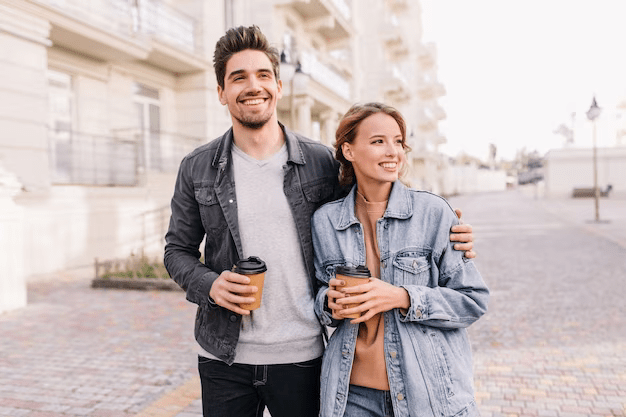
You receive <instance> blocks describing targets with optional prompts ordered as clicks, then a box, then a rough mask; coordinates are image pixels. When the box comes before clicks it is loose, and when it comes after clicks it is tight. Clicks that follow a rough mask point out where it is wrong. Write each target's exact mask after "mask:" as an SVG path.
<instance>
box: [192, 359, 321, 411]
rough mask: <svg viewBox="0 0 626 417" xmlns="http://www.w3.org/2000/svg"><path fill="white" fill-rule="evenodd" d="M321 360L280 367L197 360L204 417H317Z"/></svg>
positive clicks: (281, 365)
mask: <svg viewBox="0 0 626 417" xmlns="http://www.w3.org/2000/svg"><path fill="white" fill-rule="evenodd" d="M321 370H322V358H321V357H320V358H317V359H313V360H310V361H306V362H299V363H289V364H280V365H242V364H237V363H235V364H233V365H231V366H228V365H226V364H225V363H224V362H222V361H219V360H213V359H208V358H205V357H202V356H199V357H198V371H199V373H200V382H201V383H202V413H203V415H204V417H234V416H236V417H261V416H263V410H264V409H265V407H266V406H267V408H268V409H269V411H270V413H271V414H272V417H294V416H298V417H309V416H310V417H317V416H318V414H319V410H320V375H321Z"/></svg>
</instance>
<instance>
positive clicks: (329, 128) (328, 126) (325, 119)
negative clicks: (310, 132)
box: [320, 109, 339, 147]
mask: <svg viewBox="0 0 626 417" xmlns="http://www.w3.org/2000/svg"><path fill="white" fill-rule="evenodd" d="M320 118H321V119H322V143H323V144H325V145H328V146H331V147H332V146H333V143H335V133H336V132H337V126H338V125H339V114H338V113H337V112H336V111H334V110H332V109H330V110H326V111H324V112H322V114H321V115H320Z"/></svg>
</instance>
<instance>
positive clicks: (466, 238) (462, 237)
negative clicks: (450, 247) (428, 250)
mask: <svg viewBox="0 0 626 417" xmlns="http://www.w3.org/2000/svg"><path fill="white" fill-rule="evenodd" d="M454 211H455V212H456V215H457V217H458V218H459V221H460V222H461V224H458V225H456V226H452V228H451V229H450V231H451V232H452V234H451V235H450V241H451V242H462V243H457V244H455V245H454V249H456V250H460V251H465V257H466V258H470V259H471V258H475V257H476V252H474V251H473V250H472V249H473V248H474V235H473V234H472V226H471V225H469V224H465V223H463V220H462V219H461V215H462V214H463V213H462V212H461V210H460V209H455V210H454Z"/></svg>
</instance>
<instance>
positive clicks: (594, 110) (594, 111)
mask: <svg viewBox="0 0 626 417" xmlns="http://www.w3.org/2000/svg"><path fill="white" fill-rule="evenodd" d="M601 112H602V109H600V107H598V103H596V98H595V97H594V98H593V101H592V102H591V107H589V110H587V118H588V119H589V120H591V122H592V123H593V198H594V200H595V207H596V217H595V219H596V222H599V221H600V189H599V188H598V155H597V149H596V122H595V120H596V118H597V117H598V116H600V113H601Z"/></svg>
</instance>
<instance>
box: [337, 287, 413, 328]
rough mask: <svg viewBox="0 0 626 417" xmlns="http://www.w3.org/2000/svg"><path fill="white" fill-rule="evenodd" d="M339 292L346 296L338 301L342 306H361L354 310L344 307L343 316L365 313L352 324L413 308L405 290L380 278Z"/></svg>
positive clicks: (353, 308)
mask: <svg viewBox="0 0 626 417" xmlns="http://www.w3.org/2000/svg"><path fill="white" fill-rule="evenodd" d="M339 292H341V293H343V294H344V296H343V298H339V299H338V300H337V301H336V303H337V304H339V305H340V306H343V305H344V304H360V305H359V306H357V307H352V308H345V306H344V307H343V308H344V309H343V310H341V314H347V315H350V314H353V313H364V314H363V315H362V316H361V317H359V318H358V319H354V320H352V321H351V322H350V323H353V324H356V323H362V322H364V321H367V320H369V319H371V318H372V317H374V316H375V315H376V314H378V313H383V312H385V311H389V310H392V309H394V308H400V309H408V308H409V307H410V306H411V299H410V297H409V293H408V292H407V291H406V290H405V289H404V288H402V287H396V286H395V285H391V284H389V283H387V282H385V281H382V280H380V279H378V278H370V279H369V281H368V282H367V283H366V284H361V285H356V286H354V287H346V288H341V289H340V291H339Z"/></svg>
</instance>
